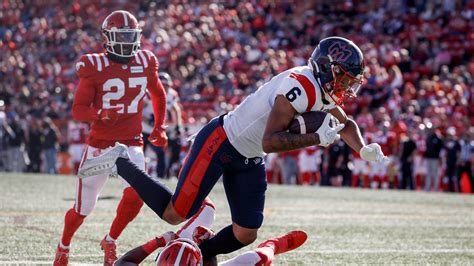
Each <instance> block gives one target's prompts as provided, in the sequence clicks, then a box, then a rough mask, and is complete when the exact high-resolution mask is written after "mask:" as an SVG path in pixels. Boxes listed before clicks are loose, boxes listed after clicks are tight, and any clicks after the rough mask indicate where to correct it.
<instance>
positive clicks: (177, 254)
mask: <svg viewBox="0 0 474 266" xmlns="http://www.w3.org/2000/svg"><path fill="white" fill-rule="evenodd" d="M156 265H157V266H174V265H186V266H202V254H201V250H200V249H199V247H198V245H197V244H196V243H194V242H193V241H192V240H189V239H185V238H178V239H176V240H173V241H171V242H169V243H168V245H166V247H165V248H164V249H163V250H162V251H161V252H160V255H158V258H157V259H156Z"/></svg>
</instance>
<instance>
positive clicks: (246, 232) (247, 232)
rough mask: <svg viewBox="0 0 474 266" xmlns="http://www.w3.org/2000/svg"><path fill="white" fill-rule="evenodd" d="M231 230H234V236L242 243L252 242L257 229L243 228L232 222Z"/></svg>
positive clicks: (255, 236) (255, 237)
mask: <svg viewBox="0 0 474 266" xmlns="http://www.w3.org/2000/svg"><path fill="white" fill-rule="evenodd" d="M232 230H233V231H234V235H235V238H237V240H239V242H240V243H242V244H244V245H249V244H252V243H253V242H254V241H255V240H256V239H257V235H258V229H253V228H245V227H241V226H239V225H237V224H233V225H232Z"/></svg>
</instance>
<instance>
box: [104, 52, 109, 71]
mask: <svg viewBox="0 0 474 266" xmlns="http://www.w3.org/2000/svg"><path fill="white" fill-rule="evenodd" d="M102 58H103V59H104V68H106V67H108V66H109V59H108V58H107V56H106V55H105V54H102Z"/></svg>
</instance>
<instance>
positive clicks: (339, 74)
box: [324, 65, 364, 105]
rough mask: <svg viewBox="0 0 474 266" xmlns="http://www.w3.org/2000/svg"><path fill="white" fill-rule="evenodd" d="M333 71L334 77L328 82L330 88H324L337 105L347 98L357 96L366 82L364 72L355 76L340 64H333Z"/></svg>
mask: <svg viewBox="0 0 474 266" xmlns="http://www.w3.org/2000/svg"><path fill="white" fill-rule="evenodd" d="M332 72H333V75H334V78H333V80H332V81H331V82H330V83H328V84H329V86H326V87H330V88H324V90H325V91H326V93H327V94H328V95H329V97H331V99H332V100H333V101H334V102H335V103H336V104H337V105H343V104H344V101H345V100H347V99H350V98H355V97H357V93H358V92H359V89H360V87H361V86H362V83H363V82H364V78H363V76H362V74H359V75H357V76H356V77H354V76H352V75H351V74H350V73H349V72H347V71H345V70H344V69H343V68H342V67H341V66H339V65H333V66H332Z"/></svg>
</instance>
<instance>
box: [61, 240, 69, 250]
mask: <svg viewBox="0 0 474 266" xmlns="http://www.w3.org/2000/svg"><path fill="white" fill-rule="evenodd" d="M59 247H60V248H62V249H69V246H65V245H63V242H62V241H59Z"/></svg>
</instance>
